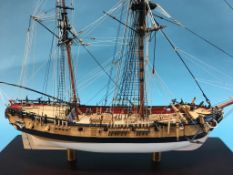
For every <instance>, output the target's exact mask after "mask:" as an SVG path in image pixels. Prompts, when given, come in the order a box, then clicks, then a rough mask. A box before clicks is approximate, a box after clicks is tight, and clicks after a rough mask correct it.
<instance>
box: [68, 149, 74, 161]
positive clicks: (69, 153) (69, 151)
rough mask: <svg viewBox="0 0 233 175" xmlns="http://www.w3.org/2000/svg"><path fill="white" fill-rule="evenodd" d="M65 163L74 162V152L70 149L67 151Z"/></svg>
mask: <svg viewBox="0 0 233 175" xmlns="http://www.w3.org/2000/svg"><path fill="white" fill-rule="evenodd" d="M67 161H68V162H70V163H72V162H75V161H76V156H75V151H74V150H72V149H67Z"/></svg>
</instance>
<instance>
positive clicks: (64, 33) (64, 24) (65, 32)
mask: <svg viewBox="0 0 233 175" xmlns="http://www.w3.org/2000/svg"><path fill="white" fill-rule="evenodd" d="M57 8H58V11H59V16H60V18H58V27H59V31H60V36H59V37H60V38H59V45H60V46H61V47H65V50H66V54H67V62H68V66H69V75H70V81H71V90H72V102H73V103H74V104H76V103H77V94H76V86H75V76H74V70H73V65H72V56H71V45H72V40H73V39H72V38H71V37H69V33H71V32H70V30H71V26H70V24H69V21H68V16H67V9H72V8H70V7H67V6H66V4H65V0H57Z"/></svg>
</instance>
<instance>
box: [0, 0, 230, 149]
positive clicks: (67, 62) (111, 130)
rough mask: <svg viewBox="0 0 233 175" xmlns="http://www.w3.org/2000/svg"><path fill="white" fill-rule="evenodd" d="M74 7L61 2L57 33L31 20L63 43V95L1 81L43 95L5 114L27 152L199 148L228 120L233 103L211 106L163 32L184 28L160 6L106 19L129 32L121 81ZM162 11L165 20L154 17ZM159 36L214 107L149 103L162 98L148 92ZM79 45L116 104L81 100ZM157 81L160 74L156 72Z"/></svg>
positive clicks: (128, 5) (139, 2) (145, 2)
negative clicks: (79, 27) (73, 19)
mask: <svg viewBox="0 0 233 175" xmlns="http://www.w3.org/2000/svg"><path fill="white" fill-rule="evenodd" d="M67 4H68V3H67V2H66V1H65V0H57V1H56V20H57V26H58V30H57V29H56V30H57V32H55V31H53V30H52V29H50V28H49V27H48V26H46V24H45V23H44V22H43V18H42V17H41V16H35V15H34V16H32V17H31V21H34V22H35V23H38V24H39V25H41V26H42V27H44V28H45V30H47V31H48V32H49V33H51V34H52V35H53V36H54V41H57V45H56V46H57V47H58V48H59V54H58V55H59V56H58V58H57V60H58V62H59V64H58V65H59V66H58V69H57V71H58V72H59V73H58V93H57V95H55V96H52V95H48V94H47V93H46V92H41V91H39V90H35V89H32V88H29V87H26V86H24V85H23V84H20V85H17V84H11V83H6V82H1V83H4V84H7V85H10V86H15V87H18V88H21V89H26V90H28V91H32V92H34V93H37V94H39V95H41V96H42V98H39V99H38V100H30V99H28V97H27V98H26V99H25V100H11V101H10V103H9V105H8V107H7V109H6V112H5V113H6V117H7V118H8V119H9V121H10V124H12V125H13V126H14V127H15V128H16V129H17V130H19V131H22V132H23V133H25V135H24V141H25V140H28V144H25V145H26V147H27V148H29V149H30V148H32V149H33V147H34V146H33V145H36V144H37V145H40V146H45V147H46V148H60V149H74V150H83V151H91V152H127V153H129V152H136V153H145V152H163V151H170V150H193V149H197V148H199V147H200V146H201V145H202V144H203V143H204V142H205V140H206V139H207V137H208V134H209V133H210V132H211V131H212V130H213V129H214V128H215V127H216V126H217V125H218V123H219V122H220V121H221V120H222V119H223V117H224V114H223V109H224V108H225V107H226V106H229V105H231V104H233V100H230V101H227V102H225V103H223V104H220V105H216V106H213V105H212V104H211V102H210V100H209V99H208V98H207V95H206V94H205V92H204V90H203V89H202V87H201V85H200V84H199V82H198V81H197V79H196V78H195V75H194V74H193V73H192V71H191V69H190V67H189V66H188V65H187V64H186V62H185V60H184V59H183V58H182V55H181V54H180V52H179V50H178V49H177V48H176V46H175V45H174V43H173V42H172V41H171V40H170V38H169V37H168V35H167V34H166V33H165V31H164V28H165V26H163V25H160V24H159V23H158V21H157V19H158V18H160V19H165V20H170V22H173V23H176V24H178V25H180V26H182V25H181V24H180V23H178V22H177V21H175V20H171V18H170V16H169V14H168V13H167V12H166V11H165V10H164V9H163V8H162V7H161V6H160V5H159V4H156V3H153V2H151V1H149V0H128V1H125V0H121V1H119V2H118V4H117V5H116V6H114V8H113V9H111V10H109V11H107V12H104V17H107V18H109V19H111V20H112V21H114V22H116V23H118V24H119V29H118V31H120V30H121V32H122V31H123V32H122V33H123V39H121V40H114V42H115V43H116V44H119V42H124V44H122V45H121V47H120V48H117V47H116V50H119V52H118V54H115V59H114V60H113V64H119V66H118V69H117V70H116V72H117V73H115V75H116V78H114V77H113V74H112V70H110V71H107V70H106V69H105V67H104V65H103V64H102V63H101V62H100V61H98V58H97V57H96V56H95V55H94V54H93V53H92V52H91V51H90V49H89V47H91V46H90V44H89V43H87V42H86V41H85V39H83V38H82V37H81V36H82V32H75V30H74V28H73V26H72V25H71V24H70V21H69V12H70V11H72V10H73V7H72V6H68V5H67ZM116 9H121V10H120V11H121V12H127V13H126V14H127V15H124V13H121V14H120V15H118V16H115V15H114V13H113V12H114V11H115V10H116ZM154 10H158V11H159V12H160V13H154ZM90 13H91V12H90ZM87 15H88V14H87ZM29 28H30V27H29ZM121 32H118V35H120V34H122V33H121ZM158 32H159V33H161V34H162V36H164V37H165V39H166V40H167V41H168V43H169V44H170V45H171V47H172V48H173V49H174V51H175V53H176V54H177V56H178V58H179V59H180V60H181V61H182V63H183V64H184V66H185V68H186V69H187V70H188V71H187V73H189V74H190V75H191V78H193V79H194V82H195V83H196V85H197V87H198V88H199V89H200V91H201V93H202V95H203V97H204V99H205V101H206V102H201V103H199V104H196V98H193V100H192V101H191V100H190V102H188V103H187V102H184V101H183V100H181V101H179V102H178V101H177V100H171V103H170V104H168V105H164V106H154V105H148V103H147V99H149V98H155V97H153V96H151V97H148V96H147V93H146V83H147V82H146V81H147V79H146V73H145V64H146V62H147V61H148V60H147V56H148V49H149V48H150V47H148V45H147V44H148V43H149V42H150V39H148V38H150V37H151V38H153V37H154V38H155V39H156V34H157V33H158ZM119 33H120V34H119ZM119 37H120V36H119ZM91 40H92V41H93V42H94V41H96V38H95V37H92V38H91ZM73 45H78V46H79V47H81V48H83V49H84V50H85V51H86V55H88V56H89V57H91V58H92V59H93V60H94V61H95V62H96V63H97V66H98V67H100V68H101V70H102V71H103V73H104V74H106V76H107V77H108V78H109V81H108V85H109V84H111V86H113V87H114V88H113V89H114V94H113V93H112V92H110V91H109V90H108V91H107V93H106V97H107V98H111V100H110V101H111V102H110V104H109V103H107V102H106V101H109V99H108V100H105V101H104V102H103V103H102V104H100V105H85V104H82V103H81V100H79V97H78V94H77V91H78V89H76V81H75V71H74V65H73V62H74V60H73V59H72V51H71V49H72V46H73ZM116 55H117V56H116ZM151 59H152V58H151ZM67 68H68V69H67ZM65 70H68V75H69V83H70V91H69V92H70V94H71V95H70V97H67V96H65V94H67V93H65V88H64V84H65V83H66V80H65V73H64V71H65ZM152 74H156V71H155V67H154V65H152ZM48 75H49V74H48ZM78 76H82V75H78ZM155 76H156V75H155ZM108 85H106V86H105V87H106V89H108V88H109V86H108ZM110 94H113V95H110ZM45 99H46V100H45ZM35 148H36V146H35Z"/></svg>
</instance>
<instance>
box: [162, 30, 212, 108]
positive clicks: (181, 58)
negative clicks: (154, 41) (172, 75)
mask: <svg viewBox="0 0 233 175" xmlns="http://www.w3.org/2000/svg"><path fill="white" fill-rule="evenodd" d="M160 31H161V33H162V34H163V36H164V37H165V38H166V40H167V41H168V42H169V44H170V45H171V47H172V48H173V49H174V51H175V53H176V55H177V56H178V57H179V58H180V60H181V62H182V63H183V64H184V66H185V67H186V69H187V70H188V72H189V74H190V75H191V76H192V78H193V80H194V81H195V83H196V85H197V86H198V88H199V90H200V91H201V92H202V95H203V97H204V98H205V100H206V102H207V103H208V105H209V106H211V103H210V100H209V98H208V97H207V96H206V94H205V93H204V91H203V89H202V88H201V85H200V84H199V82H198V81H197V79H196V77H195V75H194V74H193V73H192V71H191V69H190V68H189V66H188V65H187V64H186V62H185V61H184V59H183V57H182V56H181V54H180V53H179V52H178V50H177V48H176V47H175V45H174V44H173V43H172V41H171V40H170V38H169V37H168V36H167V35H166V33H165V32H164V31H163V30H162V29H161V30H160Z"/></svg>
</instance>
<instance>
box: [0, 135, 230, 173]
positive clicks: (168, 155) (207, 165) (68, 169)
mask: <svg viewBox="0 0 233 175" xmlns="http://www.w3.org/2000/svg"><path fill="white" fill-rule="evenodd" d="M162 154H163V158H162V160H161V162H160V163H159V164H154V163H153V162H152V159H151V153H150V154H99V153H87V152H80V151H77V155H78V160H77V161H76V162H75V163H72V164H71V163H68V162H67V157H66V156H67V151H30V150H24V149H23V146H22V140H21V137H20V136H18V137H16V138H15V139H14V140H13V141H12V142H11V143H10V144H9V145H8V146H7V147H6V148H5V149H4V150H3V151H2V152H0V174H2V175H4V174H7V175H15V174H17V175H31V174H33V175H64V174H69V175H73V174H74V175H77V174H78V175H89V174H101V175H110V174H134V175H137V174H143V175H145V174H157V175H160V174H162V175H173V174H176V175H177V174H179V175H187V174H189V175H197V174H198V175H207V174H209V175H219V174H222V175H223V174H224V175H228V174H229V175H232V174H233V153H232V152H231V151H230V150H229V149H228V148H227V147H226V145H225V144H224V143H223V142H222V141H221V140H220V139H217V138H210V139H208V140H207V142H206V144H205V145H204V146H203V147H202V148H200V149H199V150H196V151H192V152H165V153H162Z"/></svg>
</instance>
